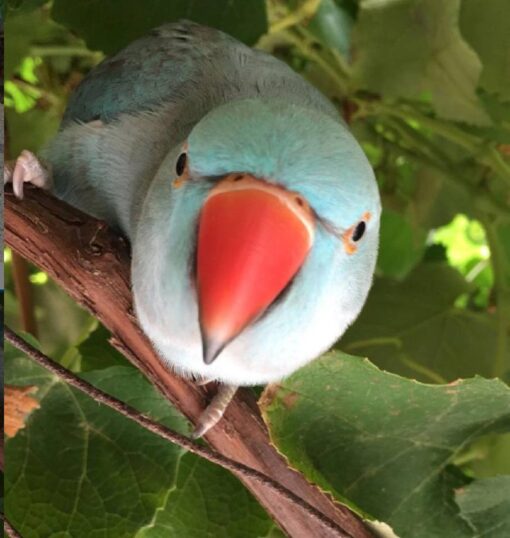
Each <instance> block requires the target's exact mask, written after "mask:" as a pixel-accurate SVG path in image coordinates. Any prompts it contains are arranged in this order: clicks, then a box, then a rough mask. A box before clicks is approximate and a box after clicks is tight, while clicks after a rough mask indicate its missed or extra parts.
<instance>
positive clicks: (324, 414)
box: [262, 352, 510, 538]
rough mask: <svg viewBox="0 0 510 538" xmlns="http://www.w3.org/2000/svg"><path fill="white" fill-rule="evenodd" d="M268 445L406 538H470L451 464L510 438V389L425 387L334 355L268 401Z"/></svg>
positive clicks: (474, 383) (485, 383) (466, 384)
mask: <svg viewBox="0 0 510 538" xmlns="http://www.w3.org/2000/svg"><path fill="white" fill-rule="evenodd" d="M262 407H263V413H264V418H265V420H266V422H267V424H268V426H269V429H270V433H271V438H272V440H273V442H274V443H275V445H276V446H277V447H278V449H279V450H280V451H281V452H282V453H283V454H285V456H286V457H287V458H288V459H289V462H290V464H291V465H292V466H293V467H296V468H297V469H298V470H300V471H301V472H303V473H305V475H306V476H308V478H310V479H311V480H312V481H314V482H316V483H318V484H319V485H320V487H322V488H324V489H326V490H327V491H330V492H331V493H332V494H333V495H334V496H335V497H337V498H338V499H339V500H344V499H348V500H350V501H352V502H354V503H356V505H358V506H359V507H361V509H362V510H364V511H365V512H366V513H368V514H371V515H372V516H374V517H376V518H377V519H379V520H381V521H385V522H387V523H389V524H390V525H391V526H392V528H393V529H394V530H395V532H396V533H397V534H398V535H401V536H406V537H407V536H412V537H413V538H431V537H432V536H434V537H435V538H442V537H444V538H457V537H466V538H467V537H470V536H472V533H471V531H470V528H469V526H468V525H467V523H466V522H465V521H464V520H463V519H462V518H460V517H459V516H458V509H457V507H456V505H455V503H454V488H458V487H460V486H461V485H463V484H464V483H465V482H466V479H465V478H464V477H463V476H462V475H461V474H460V472H458V471H457V470H456V468H454V467H452V466H449V463H450V461H451V460H452V458H453V457H454V456H455V454H456V453H457V452H458V451H460V450H462V448H463V447H464V446H466V445H467V444H469V443H471V442H472V441H474V440H475V439H477V438H478V437H481V436H483V435H486V434H488V433H491V432H501V431H509V430H510V389H509V388H508V387H507V386H506V385H505V384H504V383H502V382H501V381H498V380H492V381H491V380H485V379H480V378H477V379H470V380H465V381H461V382H457V383H451V384H449V385H442V386H440V385H425V384H421V383H418V382H416V381H414V380H409V379H404V378H400V377H398V376H396V375H393V374H389V373H386V372H383V371H381V370H378V369H377V368H376V367H375V366H373V365H372V364H370V363H369V362H368V361H367V360H362V359H360V358H356V357H350V356H348V355H345V354H341V353H338V352H337V353H329V354H327V355H325V356H324V357H322V358H321V359H318V360H317V361H315V362H314V363H312V364H311V365H309V366H307V367H305V368H302V369H301V370H299V371H298V372H296V373H295V374H294V375H292V376H291V377H290V378H289V379H286V380H284V381H283V382H282V383H281V384H279V385H278V386H276V387H272V388H270V389H268V390H266V392H265V395H264V397H263V398H262Z"/></svg>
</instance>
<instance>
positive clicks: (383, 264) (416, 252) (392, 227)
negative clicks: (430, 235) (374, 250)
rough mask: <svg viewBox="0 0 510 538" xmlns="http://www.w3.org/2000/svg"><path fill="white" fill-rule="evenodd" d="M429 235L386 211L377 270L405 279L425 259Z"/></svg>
mask: <svg viewBox="0 0 510 538" xmlns="http://www.w3.org/2000/svg"><path fill="white" fill-rule="evenodd" d="M426 238H427V234H426V232H425V230H424V229H423V228H421V227H415V226H413V225H412V224H411V223H410V221H409V219H406V218H405V217H404V216H402V215H400V214H399V213H395V212H394V211H390V210H387V209H385V210H384V211H383V213H382V215H381V232H380V246H379V256H378V258H377V268H378V269H379V271H381V272H382V273H383V274H384V275H385V276H390V277H395V278H401V277H404V276H405V275H406V274H407V273H408V272H409V271H410V270H411V269H412V268H413V267H414V266H415V265H416V264H417V263H418V262H419V261H420V259H421V258H422V257H423V253H424V251H425V240H426Z"/></svg>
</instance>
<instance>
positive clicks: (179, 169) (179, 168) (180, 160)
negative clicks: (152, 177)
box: [175, 153, 188, 176]
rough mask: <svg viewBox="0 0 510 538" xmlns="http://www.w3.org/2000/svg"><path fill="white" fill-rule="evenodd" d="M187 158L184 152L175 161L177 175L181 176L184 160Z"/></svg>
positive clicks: (184, 168) (184, 165)
mask: <svg viewBox="0 0 510 538" xmlns="http://www.w3.org/2000/svg"><path fill="white" fill-rule="evenodd" d="M187 159H188V156H187V155H186V153H181V154H180V155H179V158H178V159H177V162H176V163H175V171H176V172H177V175H178V176H182V174H184V171H185V170H186V161H187Z"/></svg>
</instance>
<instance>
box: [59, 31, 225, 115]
mask: <svg viewBox="0 0 510 538" xmlns="http://www.w3.org/2000/svg"><path fill="white" fill-rule="evenodd" d="M229 39H230V38H228V36H226V35H225V34H223V33H222V32H218V31H216V30H213V29H211V28H207V27H205V26H200V25H198V24H195V23H192V22H189V21H181V22H178V23H171V24H165V25H163V26H161V27H159V28H156V29H155V30H153V31H152V32H150V33H149V34H148V35H146V36H144V37H142V38H141V39H137V40H136V41H134V42H133V43H131V44H130V45H128V46H127V47H126V48H124V49H122V50H121V51H120V52H119V53H117V54H116V55H115V56H112V57H110V58H107V59H106V60H104V61H103V62H102V63H101V64H99V65H98V66H97V67H95V68H94V69H93V70H92V71H91V72H90V73H89V74H88V75H87V76H86V77H85V78H84V80H83V81H82V82H81V84H80V85H79V86H78V88H77V89H76V90H75V92H74V93H73V94H72V96H71V98H70V100H69V104H68V107H67V110H66V112H65V115H64V124H65V123H66V122H69V121H72V120H75V121H76V120H78V121H81V122H89V121H93V120H98V119H99V120H101V121H103V122H110V121H112V120H114V119H115V118H116V117H117V116H118V115H119V114H122V113H136V112H139V111H142V110H151V109H153V108H156V107H158V106H159V105H161V104H162V103H165V102H168V100H169V99H174V98H175V96H176V95H177V94H179V93H180V90H181V88H182V86H183V85H186V84H187V83H188V82H189V81H190V80H192V79H194V78H196V77H197V74H198V70H199V69H200V66H201V65H204V64H206V63H207V62H208V61H209V59H210V58H211V57H212V56H214V55H215V54H217V52H218V49H220V48H222V47H224V46H225V44H224V42H225V41H227V40H229Z"/></svg>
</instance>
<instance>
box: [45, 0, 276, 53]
mask: <svg viewBox="0 0 510 538" xmlns="http://www.w3.org/2000/svg"><path fill="white" fill-rule="evenodd" d="M52 15H53V17H54V19H55V20H56V21H57V22H59V23H61V24H64V25H65V26H67V27H68V28H69V29H71V30H72V31H73V32H76V33H77V34H78V35H79V36H81V37H83V39H85V41H86V43H87V45H88V47H89V48H90V49H92V50H102V51H103V52H105V53H106V54H112V53H114V52H116V51H118V50H119V49H121V48H122V47H124V46H126V45H127V44H128V43H130V42H131V41H133V40H134V39H136V38H138V37H141V36H142V35H144V34H145V33H147V32H148V31H149V30H151V29H152V28H155V27H157V26H160V25H162V24H164V23H165V22H173V21H177V20H179V19H182V18H185V19H191V20H193V21H195V22H198V23H202V24H206V25H209V26H212V27H214V28H218V29H219V30H223V31H225V32H227V33H229V34H231V35H233V36H234V37H237V38H238V39H240V40H241V41H244V42H245V43H248V44H253V43H255V41H257V39H258V38H259V37H260V36H261V35H262V34H263V33H265V32H266V30H267V17H266V6H265V2H264V1H263V0H214V1H209V0H198V1H195V2H189V1H188V0H174V1H172V2H168V1H167V0H146V1H145V2H144V3H143V6H142V5H141V4H140V2H139V1H138V0H110V1H108V2H105V1H104V0H55V1H54V3H53V9H52Z"/></svg>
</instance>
